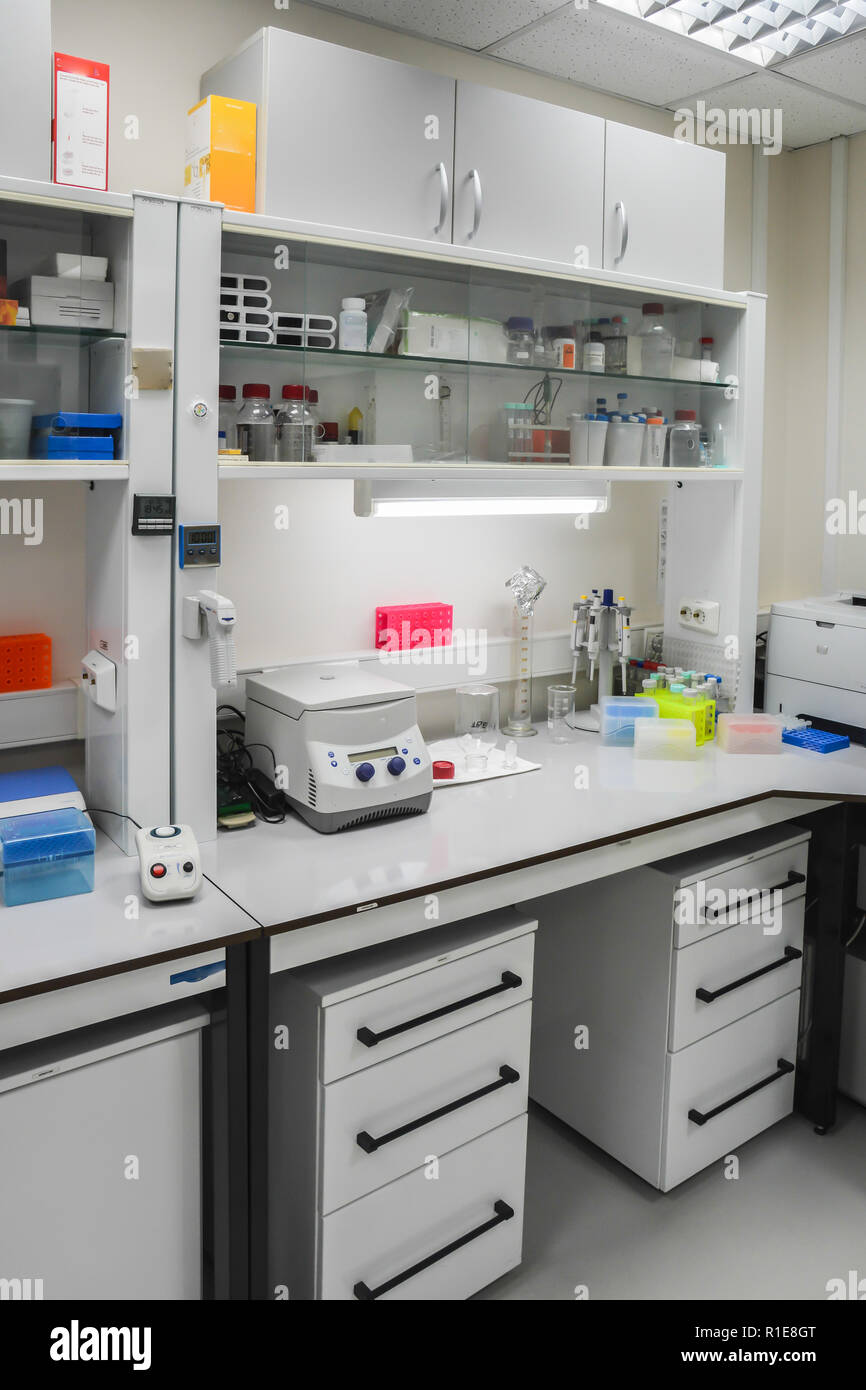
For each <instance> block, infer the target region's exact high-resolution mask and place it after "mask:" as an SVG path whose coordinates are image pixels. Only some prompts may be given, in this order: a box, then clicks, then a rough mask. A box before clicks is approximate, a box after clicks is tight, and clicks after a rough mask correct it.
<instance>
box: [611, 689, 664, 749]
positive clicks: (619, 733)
mask: <svg viewBox="0 0 866 1390" xmlns="http://www.w3.org/2000/svg"><path fill="white" fill-rule="evenodd" d="M600 709H601V725H600V732H601V741H602V743H603V745H604V746H605V747H606V748H631V747H632V746H633V744H634V739H635V722H636V721H638V720H645V719H658V717H659V707H658V705H657V704H656V702H655V700H646V699H644V698H643V697H639V696H637V695H603V696H602V698H601V701H600Z"/></svg>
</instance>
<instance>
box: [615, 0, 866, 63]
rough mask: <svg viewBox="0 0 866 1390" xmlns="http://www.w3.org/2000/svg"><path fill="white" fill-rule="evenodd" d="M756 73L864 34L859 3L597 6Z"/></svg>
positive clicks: (634, 2)
mask: <svg viewBox="0 0 866 1390" xmlns="http://www.w3.org/2000/svg"><path fill="white" fill-rule="evenodd" d="M598 3H599V4H602V5H606V6H607V7H608V8H610V9H615V10H620V11H621V12H622V13H623V14H630V15H633V16H634V17H635V18H636V19H644V20H646V22H647V23H648V24H654V25H655V26H656V27H657V28H661V29H667V30H669V31H670V32H672V33H675V34H683V35H684V36H685V37H686V38H690V39H696V40H697V41H698V42H699V43H703V44H707V45H709V46H710V47H712V48H718V49H720V50H722V51H723V52H726V53H730V54H732V55H734V56H736V57H738V58H745V59H746V60H747V61H748V62H750V63H755V64H758V65H759V66H761V67H771V66H772V65H773V64H774V63H780V62H782V61H783V60H784V59H786V58H793V57H796V56H797V55H798V54H801V53H810V52H814V50H815V49H816V48H819V47H820V46H821V45H822V44H825V43H829V42H831V41H832V40H833V39H838V38H840V37H842V36H843V35H846V34H853V33H856V32H857V31H858V30H860V29H866V3H864V0H843V3H842V4H834V3H833V0H783V3H782V0H779V3H776V0H598Z"/></svg>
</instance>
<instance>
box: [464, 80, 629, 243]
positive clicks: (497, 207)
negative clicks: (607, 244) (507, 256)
mask: <svg viewBox="0 0 866 1390" xmlns="http://www.w3.org/2000/svg"><path fill="white" fill-rule="evenodd" d="M603 182H604V122H603V121H602V120H601V119H600V118H599V117H598V116H587V115H585V114H584V113H583V112H582V111H572V110H571V109H570V108H568V107H565V106H552V105H550V103H548V102H546V101H534V100H532V99H531V98H529V97H521V96H514V95H513V93H511V92H500V91H497V90H496V89H495V88H492V87H478V86H476V85H475V84H474V83H472V82H458V83H457V122H456V136H455V145H454V241H455V243H456V244H457V245H459V246H480V247H483V248H484V249H485V250H489V251H508V252H511V253H512V254H513V255H515V256H521V257H533V258H535V259H538V260H545V261H562V262H564V263H565V264H567V265H574V264H575V259H576V258H577V257H579V256H580V252H579V251H578V248H580V247H586V254H585V255H584V256H583V257H582V258H581V259H580V260H579V263H580V264H583V265H591V266H600V265H601V223H602V190H603Z"/></svg>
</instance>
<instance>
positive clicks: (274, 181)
mask: <svg viewBox="0 0 866 1390" xmlns="http://www.w3.org/2000/svg"><path fill="white" fill-rule="evenodd" d="M267 33H268V51H267V56H266V63H265V74H266V76H265V83H266V86H265V93H266V107H265V112H264V120H265V122H266V129H265V132H264V139H265V141H266V145H265V148H264V151H263V153H264V159H263V160H262V161H261V175H262V177H261V184H262V186H261V187H260V188H259V190H258V194H257V208H258V211H259V212H266V213H270V214H273V215H276V216H278V217H291V218H297V219H301V220H303V221H305V222H317V223H326V224H329V225H332V226H337V227H351V228H356V229H359V230H362V231H372V232H388V233H390V234H391V235H393V236H402V237H417V238H421V239H423V240H425V241H431V240H432V241H446V242H447V241H450V239H451V177H452V165H453V154H454V81H453V79H452V78H450V77H441V76H439V75H438V74H437V73H434V72H425V71H424V70H423V69H421V68H414V67H410V66H409V65H408V64H406V63H395V62H392V61H391V60H390V59H387V58H377V57H373V56H372V55H371V54H368V53H357V52H355V51H354V50H353V49H350V48H341V47H340V46H339V45H338V44H331V43H322V42H321V41H320V40H318V39H308V38H305V37H303V36H302V35H300V34H290V33H288V32H285V31H283V30H280V29H270V30H268V31H267ZM261 138H262V137H261V132H260V139H261ZM261 153H262V151H261V150H260V155H261ZM437 228H438V230H437ZM365 288H372V287H368V286H364V285H361V286H359V289H362V290H363V289H365Z"/></svg>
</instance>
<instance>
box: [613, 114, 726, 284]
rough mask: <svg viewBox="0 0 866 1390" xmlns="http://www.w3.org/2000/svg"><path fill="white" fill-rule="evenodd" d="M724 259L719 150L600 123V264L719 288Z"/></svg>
mask: <svg viewBox="0 0 866 1390" xmlns="http://www.w3.org/2000/svg"><path fill="white" fill-rule="evenodd" d="M724 261H725V156H724V155H723V154H721V153H720V152H719V151H718V150H710V149H706V148H704V147H703V146H701V145H690V144H688V143H686V141H684V140H674V139H673V138H672V137H669V136H666V135H656V134H655V133H653V132H652V131H648V130H637V129H636V128H635V127H633V126H625V125H618V124H617V123H616V122H614V121H608V122H607V137H606V142H605V165H604V266H605V269H606V270H622V271H624V272H625V273H626V274H628V275H641V276H647V277H650V278H652V279H654V280H673V281H676V282H678V283H680V284H684V285H700V286H706V287H707V288H709V289H720V288H721V287H722V285H723V282H724Z"/></svg>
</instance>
